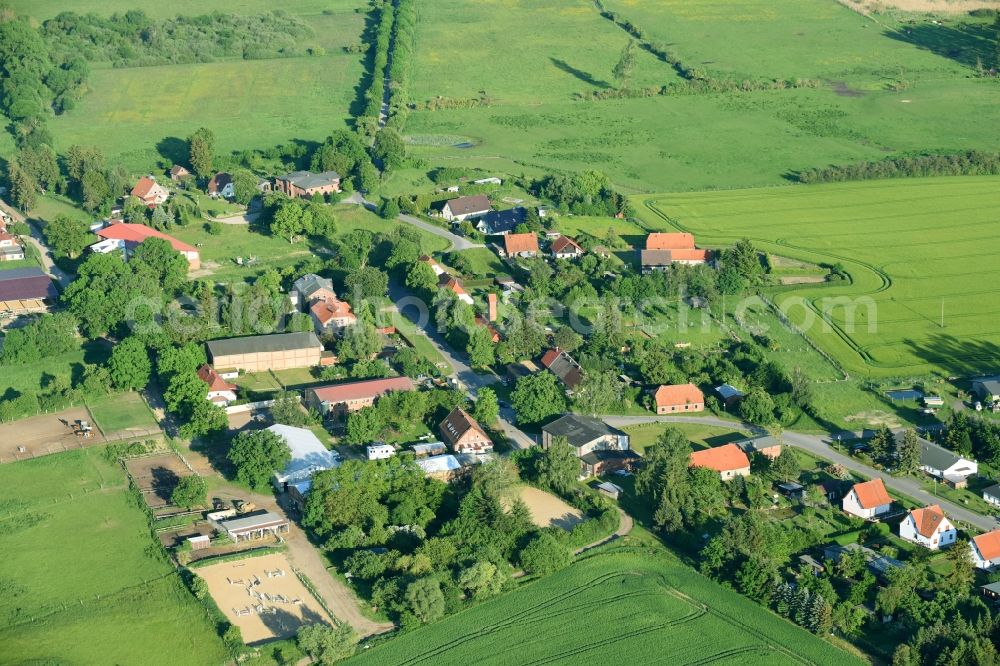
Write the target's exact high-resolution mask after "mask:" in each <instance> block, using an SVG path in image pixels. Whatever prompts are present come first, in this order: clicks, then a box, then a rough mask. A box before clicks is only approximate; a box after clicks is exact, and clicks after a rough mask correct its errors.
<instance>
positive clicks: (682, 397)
mask: <svg viewBox="0 0 1000 666" xmlns="http://www.w3.org/2000/svg"><path fill="white" fill-rule="evenodd" d="M653 403H654V405H655V406H656V413H657V414H676V413H678V412H700V411H703V410H704V409H705V395H704V394H703V393H702V392H701V389H699V388H698V387H697V386H695V385H694V384H665V385H663V386H660V387H659V388H658V389H656V392H655V393H654V394H653Z"/></svg>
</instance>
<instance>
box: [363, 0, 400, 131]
mask: <svg viewBox="0 0 1000 666" xmlns="http://www.w3.org/2000/svg"><path fill="white" fill-rule="evenodd" d="M374 11H375V13H376V20H375V26H374V28H373V31H374V34H373V35H372V37H373V38H374V39H372V47H371V62H372V77H371V84H370V85H369V86H368V90H366V91H365V107H364V110H363V111H362V112H361V115H360V116H358V118H357V120H356V121H355V123H356V128H357V130H358V131H359V132H361V133H363V134H366V135H367V136H374V135H375V133H376V132H377V131H378V128H379V116H380V115H381V113H382V102H383V100H384V99H385V79H386V76H387V75H388V70H387V67H388V64H389V45H390V44H391V43H392V24H393V18H394V16H395V11H394V9H393V5H392V3H391V2H386V1H385V0H381V1H380V3H379V4H378V6H377V7H376V9H375V10H374Z"/></svg>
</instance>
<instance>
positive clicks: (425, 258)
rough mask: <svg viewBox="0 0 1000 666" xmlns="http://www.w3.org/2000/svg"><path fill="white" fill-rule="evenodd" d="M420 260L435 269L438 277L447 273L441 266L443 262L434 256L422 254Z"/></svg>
mask: <svg viewBox="0 0 1000 666" xmlns="http://www.w3.org/2000/svg"><path fill="white" fill-rule="evenodd" d="M418 261H420V262H421V263H424V264H427V265H428V266H430V267H431V270H432V271H434V275H436V276H438V277H441V276H442V275H444V274H445V270H444V268H443V267H442V266H441V264H439V263H438V262H437V260H435V259H434V257H432V256H430V255H428V254H423V255H420V259H418Z"/></svg>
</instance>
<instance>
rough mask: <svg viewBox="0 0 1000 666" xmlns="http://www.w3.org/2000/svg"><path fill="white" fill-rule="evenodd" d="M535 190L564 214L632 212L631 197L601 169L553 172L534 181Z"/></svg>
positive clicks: (532, 187) (625, 213)
mask: <svg viewBox="0 0 1000 666" xmlns="http://www.w3.org/2000/svg"><path fill="white" fill-rule="evenodd" d="M530 189H531V193H532V194H534V195H536V196H539V197H542V198H544V199H547V200H549V201H552V202H553V203H554V204H555V205H556V206H557V207H558V208H559V210H560V212H563V213H573V214H575V215H603V216H609V217H610V216H615V215H618V214H623V215H628V214H630V213H631V204H629V202H628V198H627V197H625V196H624V195H623V194H620V193H619V192H618V191H617V190H615V189H614V186H613V185H612V184H611V181H610V179H608V177H607V176H605V175H604V174H603V173H600V172H599V171H583V172H580V173H573V174H552V175H549V176H546V177H544V178H542V179H540V180H538V181H535V182H534V183H532V184H531V188H530Z"/></svg>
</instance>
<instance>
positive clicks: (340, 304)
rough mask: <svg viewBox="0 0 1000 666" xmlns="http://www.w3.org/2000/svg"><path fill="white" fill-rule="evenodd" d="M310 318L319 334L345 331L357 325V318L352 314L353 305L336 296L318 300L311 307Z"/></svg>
mask: <svg viewBox="0 0 1000 666" xmlns="http://www.w3.org/2000/svg"><path fill="white" fill-rule="evenodd" d="M309 316H310V317H312V320H313V326H315V328H316V332H317V333H324V332H332V333H335V332H337V331H340V330H343V329H344V328H346V327H347V326H353V325H354V324H356V323H357V321H358V318H357V316H356V315H355V314H354V313H353V312H351V304H350V303H348V302H347V301H342V300H340V299H339V298H337V297H336V296H326V297H325V298H318V299H315V300H314V301H313V302H312V305H310V306H309Z"/></svg>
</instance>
